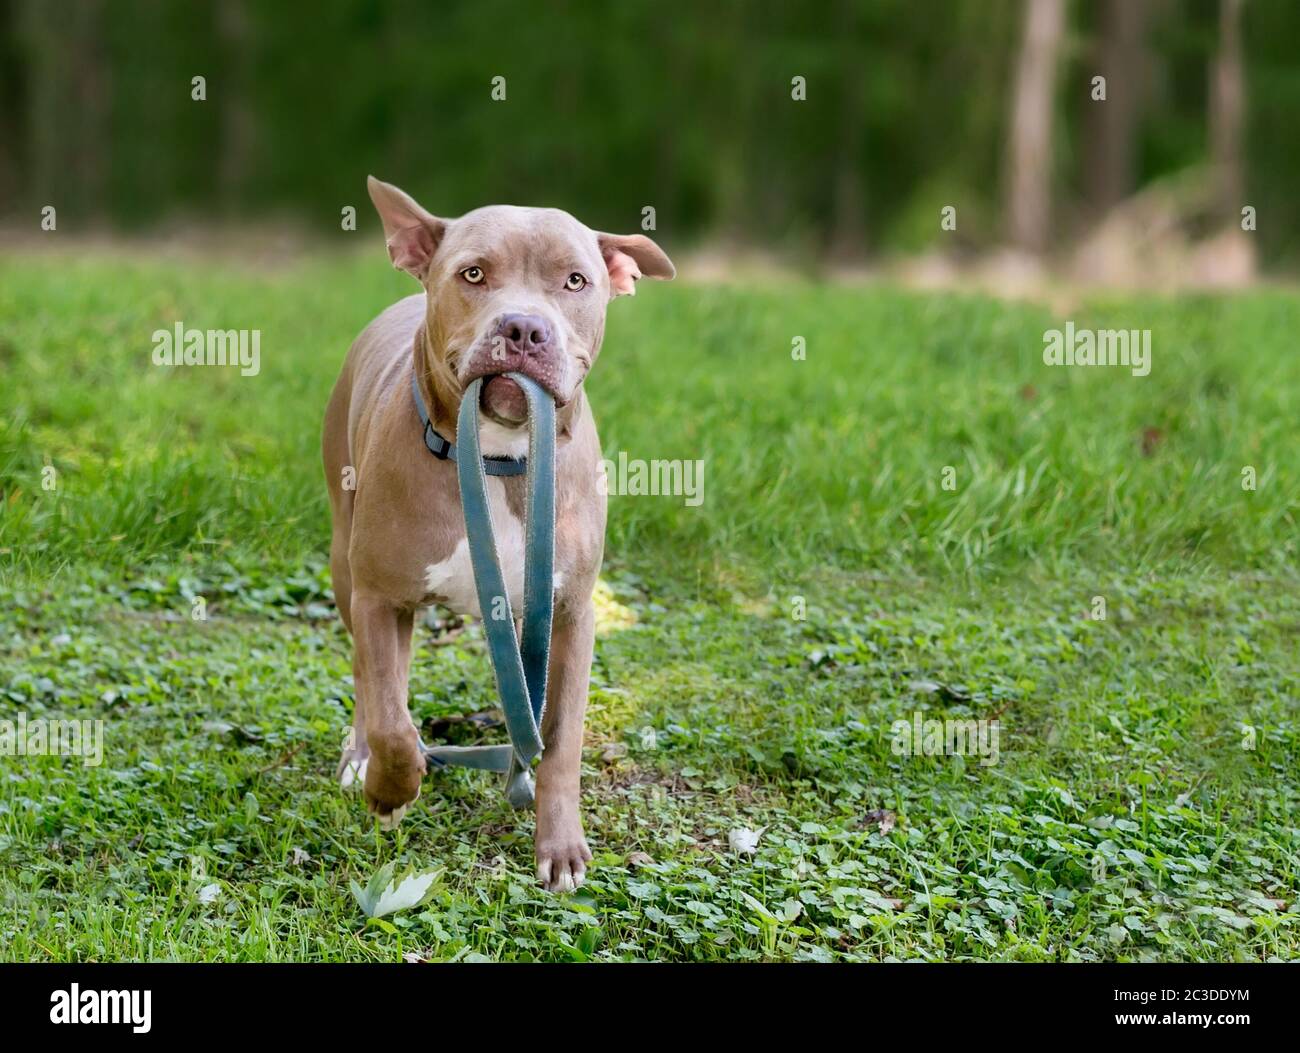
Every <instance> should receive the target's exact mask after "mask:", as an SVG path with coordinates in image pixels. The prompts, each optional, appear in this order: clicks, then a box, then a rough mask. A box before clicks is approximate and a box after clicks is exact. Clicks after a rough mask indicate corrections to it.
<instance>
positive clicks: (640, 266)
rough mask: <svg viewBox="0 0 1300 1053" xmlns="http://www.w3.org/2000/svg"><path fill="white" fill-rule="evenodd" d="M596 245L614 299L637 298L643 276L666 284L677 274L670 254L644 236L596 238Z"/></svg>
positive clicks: (625, 235) (602, 235)
mask: <svg viewBox="0 0 1300 1053" xmlns="http://www.w3.org/2000/svg"><path fill="white" fill-rule="evenodd" d="M596 241H597V242H599V243H600V254H601V256H603V257H604V259H605V269H606V270H608V271H609V295H610V298H611V299H612V298H613V297H615V296H634V295H635V294H636V286H635V284H634V283H635V282H636V280H637V279H638V278H640V277H641V275H643V274H645V275H649V276H650V277H651V278H660V279H662V280H664V281H667V280H668V279H670V278H672V277H673V276H675V275H676V274H677V268H676V267H674V266H673V261H672V260H670V259H669V258H668V254H667V253H666V252H664V250H663V249H661V248H660V247H659V246H658V245H656V244H655V243H654V242H653V241H651V240H650V239H649V238H647V237H646V236H645V235H644V234H597V235H596Z"/></svg>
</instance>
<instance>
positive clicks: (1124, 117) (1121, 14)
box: [1084, 0, 1147, 218]
mask: <svg viewBox="0 0 1300 1053" xmlns="http://www.w3.org/2000/svg"><path fill="white" fill-rule="evenodd" d="M1145 29H1146V0H1106V2H1105V4H1104V6H1103V9H1102V14H1101V32H1100V34H1099V36H1098V41H1097V49H1096V56H1095V58H1094V61H1093V64H1092V70H1091V72H1090V74H1089V78H1088V79H1089V92H1088V95H1087V96H1086V99H1085V102H1084V105H1085V106H1087V107H1088V110H1087V114H1088V120H1087V146H1086V150H1087V158H1086V161H1085V164H1086V169H1085V179H1086V189H1087V196H1088V204H1089V207H1090V210H1091V212H1092V214H1093V217H1094V218H1100V217H1101V216H1103V215H1105V213H1106V212H1108V211H1109V210H1110V209H1112V208H1113V207H1114V206H1115V205H1117V204H1119V203H1120V202H1121V201H1123V200H1124V199H1125V198H1126V197H1128V196H1129V195H1130V194H1131V193H1132V192H1133V189H1134V185H1135V182H1136V180H1135V166H1134V155H1135V147H1136V143H1137V128H1138V120H1139V118H1140V117H1141V113H1142V96H1143V74H1144V71H1145V69H1146V68H1147V61H1146V54H1145V49H1144V40H1143V35H1144V31H1145ZM1093 76H1102V77H1105V78H1106V98H1105V101H1098V100H1094V99H1093V98H1092V92H1091V87H1092V85H1091V79H1092V77H1093Z"/></svg>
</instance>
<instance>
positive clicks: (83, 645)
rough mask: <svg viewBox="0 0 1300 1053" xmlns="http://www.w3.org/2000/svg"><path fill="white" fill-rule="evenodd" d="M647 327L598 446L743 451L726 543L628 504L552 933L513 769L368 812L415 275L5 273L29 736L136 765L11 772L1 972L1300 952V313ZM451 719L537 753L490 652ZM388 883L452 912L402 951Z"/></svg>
mask: <svg viewBox="0 0 1300 1053" xmlns="http://www.w3.org/2000/svg"><path fill="white" fill-rule="evenodd" d="M648 285H649V283H644V284H643V285H642V286H641V290H640V293H639V295H638V296H637V297H636V298H635V299H634V300H630V301H629V300H620V301H619V302H617V303H615V304H613V305H612V306H611V309H610V320H609V325H608V330H607V335H606V343H605V350H604V353H603V355H602V357H601V360H600V362H599V364H598V366H597V369H596V373H595V375H594V376H593V378H592V380H591V382H590V384H589V389H590V391H591V394H592V399H593V404H594V407H595V410H596V415H597V421H598V424H599V426H600V429H601V437H602V441H603V444H604V447H605V450H606V454H607V456H615V457H616V456H617V453H618V451H627V453H628V456H629V457H642V458H646V459H650V458H688V459H692V460H694V459H703V460H704V461H705V464H706V474H705V490H704V501H703V503H702V504H700V505H699V506H698V507H690V506H688V505H686V504H685V502H684V501H683V499H682V498H680V497H679V498H668V497H635V498H634V497H615V498H612V499H611V503H610V528H609V534H608V542H607V545H606V565H605V574H604V578H603V583H602V586H601V589H600V592H599V595H598V601H599V609H600V622H601V625H600V634H599V639H598V641H597V650H596V662H595V666H594V669H593V676H592V696H591V707H590V710H589V721H588V739H587V745H588V749H587V751H586V756H585V761H584V773H583V774H584V791H585V793H584V817H585V820H586V824H587V833H588V837H589V839H590V841H591V844H592V849H593V851H594V853H595V860H594V863H593V867H592V869H591V871H590V872H589V878H588V882H587V884H586V886H584V888H583V889H582V890H581V891H580V892H579V893H577V894H575V895H572V896H563V897H554V896H548V895H546V894H545V893H542V892H541V891H540V890H539V889H538V888H537V887H536V886H535V884H534V882H533V879H532V874H531V871H532V847H531V833H532V820H531V817H530V816H528V815H526V814H524V815H520V814H518V813H513V812H511V811H510V810H509V809H508V808H507V806H506V805H505V804H504V802H503V800H502V797H501V794H500V792H499V787H498V785H497V782H496V777H494V776H490V775H486V774H484V773H477V772H469V771H451V772H446V773H441V774H438V775H437V776H431V777H430V779H429V780H428V782H427V783H426V787H425V791H424V794H423V795H422V797H421V799H420V801H419V803H418V804H417V805H416V806H414V807H413V808H412V810H411V812H410V814H409V815H408V817H407V819H406V820H405V821H404V822H403V824H402V825H401V827H400V828H399V830H398V832H397V833H396V834H395V835H388V834H383V833H381V832H379V831H378V830H377V829H376V828H375V826H374V824H373V823H371V822H368V821H367V820H366V818H365V814H364V807H363V805H362V804H361V802H360V800H359V798H357V797H355V796H348V795H345V794H343V793H342V792H341V791H340V790H339V788H338V786H337V784H336V782H335V781H334V778H333V770H334V764H335V762H336V761H337V758H338V753H339V749H340V746H341V744H342V740H343V736H344V732H345V728H346V726H347V725H348V724H349V723H350V710H351V705H352V695H351V692H352V687H351V676H350V647H349V645H348V641H347V639H346V636H345V634H344V632H343V630H342V627H341V625H340V624H339V622H338V619H337V616H336V615H335V613H334V611H333V606H332V596H331V593H330V589H329V579H328V574H327V572H326V569H325V555H326V549H327V544H328V513H327V506H326V502H325V498H324V484H323V481H322V478H321V469H320V465H319V454H318V442H319V426H320V417H321V413H322V410H323V406H324V402H325V399H326V397H327V395H328V392H329V389H330V386H331V384H332V382H333V379H334V376H335V375H336V373H337V370H338V366H339V364H340V362H341V360H342V356H343V354H344V353H345V351H346V349H347V346H348V344H349V342H350V341H351V339H352V338H353V336H354V335H355V333H356V332H357V331H358V330H359V329H360V328H361V327H362V326H363V325H364V324H365V323H366V321H368V320H369V318H370V317H372V316H373V315H374V314H375V313H376V312H377V311H378V310H380V309H381V308H382V307H383V306H385V305H386V304H387V303H389V302H391V301H392V300H394V299H396V298H397V297H398V296H399V295H402V294H403V293H404V292H406V291H409V290H408V284H407V281H406V280H404V279H403V278H402V276H400V275H397V274H394V273H392V272H391V271H389V270H388V269H387V267H386V265H385V263H384V260H383V258H382V253H379V254H376V253H374V252H369V253H365V254H362V255H358V256H356V257H334V256H331V257H326V258H321V259H316V260H310V261H300V262H292V263H287V264H283V265H280V266H278V267H276V268H274V269H257V270H251V269H248V268H246V267H241V266H239V265H237V264H236V263H233V262H229V261H227V262H221V261H216V262H213V261H204V262H198V261H196V260H195V259H193V258H186V257H176V258H173V259H167V260H163V259H153V260H147V259H145V258H142V257H140V256H137V255H130V254H111V253H108V252H98V253H97V252H90V253H85V254H80V255H76V256H62V257H60V256H52V255H51V256H45V255H42V256H26V257H18V256H9V257H0V380H2V384H0V719H5V718H10V719H13V718H15V717H16V715H17V714H19V713H22V714H24V715H25V716H26V718H27V719H35V718H38V717H42V716H48V717H55V716H57V717H65V718H67V717H81V718H89V719H102V720H103V721H104V733H103V734H104V740H103V741H104V755H103V763H102V764H101V765H99V766H85V765H83V763H82V761H81V759H80V758H60V757H37V758H26V757H23V758H19V757H0V765H3V767H2V768H0V773H2V776H3V777H2V778H0V956H3V957H4V958H6V959H16V960H26V959H41V960H116V959H124V958H125V959H187V960H189V959H197V960H304V959H308V960H316V959H330V960H337V959H360V960H376V961H400V960H403V959H404V958H405V959H406V960H424V959H427V960H445V959H465V958H473V959H480V958H487V959H493V960H505V959H516V960H517V959H529V960H532V959H545V960H565V961H568V960H619V959H669V960H723V959H726V960H741V959H763V960H773V959H775V960H791V959H795V960H803V959H811V960H845V959H849V960H879V959H886V958H890V959H946V960H970V959H995V960H1009V959H1014V960H1035V961H1040V960H1041V961H1061V960H1064V961H1096V960H1116V959H1120V960H1147V959H1170V960H1184V959H1196V960H1265V959H1293V958H1297V957H1300V906H1297V902H1296V899H1297V897H1296V889H1297V884H1298V882H1300V831H1298V830H1297V820H1296V816H1297V814H1298V813H1300V728H1298V726H1297V719H1298V713H1297V690H1298V687H1300V664H1298V663H1297V660H1296V654H1297V646H1296V645H1297V634H1298V633H1300V592H1298V591H1297V588H1296V585H1297V578H1296V574H1295V570H1294V568H1295V564H1296V555H1297V551H1296V550H1297V540H1296V515H1297V509H1298V507H1300V484H1298V483H1297V478H1296V471H1295V455H1296V450H1297V448H1298V446H1297V440H1298V439H1300V434H1298V432H1300V425H1298V424H1297V421H1298V420H1300V412H1298V411H1300V358H1298V357H1297V356H1296V355H1295V353H1294V346H1293V345H1294V334H1295V333H1296V332H1297V331H1300V297H1297V296H1296V295H1295V294H1292V293H1289V292H1284V291H1262V292H1257V293H1250V294H1245V295H1241V296H1238V297H1235V298H1226V299H1225V298H1211V297H1204V298H1199V297H1185V298H1178V299H1140V300H1134V299H1126V298H1111V297H1084V298H1081V299H1072V298H1068V294H1066V293H1062V297H1061V302H1060V303H1058V304H1057V305H1056V308H1055V309H1049V308H1048V307H1046V306H1041V305H1032V304H1008V303H1002V302H997V301H993V300H988V299H983V298H978V297H974V296H960V297H956V296H952V295H950V294H943V295H940V294H920V293H914V292H905V291H900V290H891V289H883V288H862V287H849V286H844V287H836V286H822V285H814V284H804V283H794V284H790V285H779V284H776V283H770V284H760V285H754V286H752V287H743V288H742V287H709V286H692V285H690V284H687V283H684V282H683V283H676V284H672V285H654V286H653V287H647V286H648ZM1066 319H1070V320H1073V321H1074V323H1075V325H1076V326H1077V327H1094V328H1109V327H1116V328H1120V327H1122V328H1149V329H1150V330H1151V332H1152V346H1153V363H1152V369H1151V373H1150V375H1149V376H1146V377H1134V376H1132V375H1131V374H1130V372H1129V371H1128V370H1124V369H1113V368H1111V369H1107V368H1094V369H1068V368H1056V367H1049V366H1046V365H1044V363H1043V361H1042V348H1043V332H1044V330H1045V329H1047V328H1051V327H1059V326H1063V325H1064V322H1065V320H1066ZM177 320H182V321H184V323H185V324H186V325H187V326H188V327H191V328H208V327H213V328H222V329H226V328H256V329H260V330H261V333H262V336H261V371H260V373H259V374H258V375H257V376H254V377H241V376H239V374H238V372H237V371H234V370H225V371H223V370H220V369H210V368H209V369H164V368H159V367H155V366H153V365H151V363H150V352H151V334H152V333H153V331H154V330H155V329H159V328H171V327H172V326H173V325H174V324H175V322H176V321H177ZM792 348H800V349H802V351H803V353H804V354H803V357H802V358H800V357H796V356H795V355H792ZM47 467H53V468H54V472H53V473H50V472H48V471H45V469H46V468H47ZM1243 469H1251V470H1253V471H1252V472H1246V473H1245V474H1243ZM1252 474H1253V476H1254V488H1253V489H1249V488H1245V487H1243V480H1244V479H1245V478H1248V477H1249V476H1250V475H1252ZM50 479H53V481H54V485H53V488H52V489H47V488H45V486H43V483H45V484H46V485H48V482H47V481H48V480H50ZM945 481H948V484H949V485H948V486H947V487H945ZM199 598H201V599H202V601H203V603H202V604H201V605H200V604H197V603H196V601H197V600H198V599H199ZM1099 599H1100V600H1101V601H1102V602H1101V603H1099V602H1098V600H1099ZM196 607H202V609H203V611H204V613H205V614H206V618H204V619H200V620H196V619H195V618H194V617H193V616H192V615H193V613H194V612H195V610H196ZM1103 608H1104V611H1103ZM1101 613H1104V615H1105V616H1104V617H1099V616H1098V615H1099V614H1101ZM411 704H412V709H413V711H414V713H415V715H416V717H417V720H419V721H420V722H421V723H422V724H423V725H424V727H425V729H426V737H433V736H442V737H447V738H449V739H451V740H453V741H458V742H468V741H476V739H475V738H474V736H476V735H481V734H486V735H487V736H489V737H491V736H500V734H501V732H500V731H499V730H491V729H489V730H488V731H487V732H481V731H479V730H478V729H477V727H476V725H474V724H471V723H469V722H466V721H464V720H460V719H457V718H460V717H463V716H465V715H468V714H474V713H480V712H483V711H487V710H490V709H492V707H493V706H494V698H493V692H492V680H491V674H490V670H489V669H488V666H487V657H486V654H485V651H484V648H483V641H482V637H481V635H480V634H479V632H478V630H477V627H476V626H474V625H472V624H471V625H468V626H461V625H459V624H457V623H455V622H448V621H441V622H434V621H432V620H431V622H430V624H428V625H425V626H422V627H421V628H420V631H419V641H418V646H417V648H416V656H415V666H414V669H413V673H412V702H411ZM917 714H920V715H921V718H922V719H935V718H937V719H944V718H950V719H979V720H984V721H991V720H996V721H997V727H998V733H999V739H998V747H999V748H998V751H997V754H996V763H981V760H985V761H987V760H991V759H993V758H991V757H979V756H965V757H963V756H908V755H903V754H900V753H898V752H896V751H895V748H894V746H895V738H896V732H895V722H896V721H904V722H908V723H909V724H910V723H911V722H912V721H913V719H914V718H915V716H916V715H917ZM389 863H394V864H395V865H396V866H397V868H398V869H399V870H402V869H405V868H407V867H412V868H415V869H417V870H419V871H421V872H423V871H429V870H431V869H434V870H437V872H438V877H437V879H436V881H435V883H434V885H433V887H432V889H431V891H430V893H429V895H428V897H427V898H426V899H425V901H424V902H423V903H422V904H421V905H420V906H418V907H415V908H412V909H409V910H406V911H403V912H400V913H397V914H393V915H390V916H388V917H385V918H382V919H367V917H366V915H365V914H364V913H363V911H362V909H361V907H360V906H359V905H358V902H357V900H356V898H355V897H354V895H353V893H352V891H351V883H352V882H353V881H355V882H357V883H359V884H360V885H365V884H366V882H367V880H368V879H369V878H370V877H371V876H372V875H373V874H375V873H376V872H377V871H379V870H380V869H381V868H382V867H383V866H385V865H386V864H389Z"/></svg>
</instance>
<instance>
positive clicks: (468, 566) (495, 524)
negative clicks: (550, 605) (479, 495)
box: [424, 477, 524, 618]
mask: <svg viewBox="0 0 1300 1053" xmlns="http://www.w3.org/2000/svg"><path fill="white" fill-rule="evenodd" d="M487 492H488V508H489V510H490V512H491V514H492V533H493V536H494V537H495V539H496V547H497V559H498V560H499V561H500V563H501V578H502V580H503V581H504V582H505V586H506V593H507V595H508V596H509V599H510V609H511V610H512V611H513V612H514V613H515V615H516V617H517V616H518V615H519V614H520V613H521V612H522V611H523V602H524V524H523V521H522V520H521V519H520V518H519V517H518V516H516V515H515V513H514V512H512V511H511V509H510V506H509V504H508V503H507V501H506V494H505V484H504V482H503V481H502V480H500V479H497V478H491V477H490V478H489V479H488V481H487ZM424 587H425V590H426V593H427V598H428V599H429V601H430V602H434V603H440V604H442V605H443V606H444V607H448V608H450V609H451V610H453V611H455V612H456V613H457V614H468V615H473V616H474V617H476V618H481V617H483V612H482V610H481V609H480V606H479V599H478V589H477V587H476V586H475V584H474V564H473V562H472V560H471V559H470V554H469V541H468V539H467V538H464V537H462V538H461V539H460V540H459V541H458V542H457V543H456V547H455V549H454V550H453V551H452V553H451V555H450V556H448V557H447V558H446V559H444V560H441V561H439V562H437V563H430V564H428V565H427V566H426V567H425V569H424Z"/></svg>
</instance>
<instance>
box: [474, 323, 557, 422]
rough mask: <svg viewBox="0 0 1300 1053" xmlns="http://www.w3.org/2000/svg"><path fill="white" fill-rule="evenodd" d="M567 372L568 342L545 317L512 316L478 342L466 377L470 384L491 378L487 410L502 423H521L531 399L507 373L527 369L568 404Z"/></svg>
mask: <svg viewBox="0 0 1300 1053" xmlns="http://www.w3.org/2000/svg"><path fill="white" fill-rule="evenodd" d="M565 372H566V370H565V361H564V348H563V346H562V341H561V340H560V339H559V338H558V337H557V336H556V334H555V332H554V330H553V328H552V326H551V324H550V323H549V322H548V321H547V320H546V319H545V318H543V317H541V315H535V314H507V315H503V316H502V317H501V318H499V319H497V321H496V324H495V325H494V326H493V327H492V328H491V330H490V331H489V332H488V334H487V335H486V337H485V338H484V339H482V340H480V341H479V342H478V344H477V345H476V346H475V349H474V353H473V354H472V355H471V356H470V360H469V365H468V367H467V368H466V370H465V374H464V376H463V377H462V378H461V380H462V382H463V383H464V384H466V385H468V384H470V383H471V382H473V381H475V380H477V379H478V378H479V377H491V378H492V379H491V380H489V381H488V382H487V383H486V384H484V385H483V399H482V408H483V410H484V411H485V412H486V413H487V414H488V416H489V417H491V418H492V419H494V420H496V421H497V422H498V423H501V424H506V425H509V426H518V425H520V424H523V422H524V421H526V420H527V419H528V400H527V398H526V397H525V396H524V392H523V390H522V389H521V388H520V387H519V385H518V384H516V383H515V382H514V381H513V380H511V379H510V378H509V377H505V376H501V374H503V373H522V374H523V375H524V376H526V377H528V378H529V379H530V380H533V381H536V382H537V384H539V385H540V386H541V388H542V390H544V391H545V392H546V393H547V394H548V395H550V396H551V398H553V399H554V400H555V402H556V405H558V406H563V405H564V403H565V401H567V400H566V399H565V398H564V397H563V392H562V389H563V387H564V378H565Z"/></svg>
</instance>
